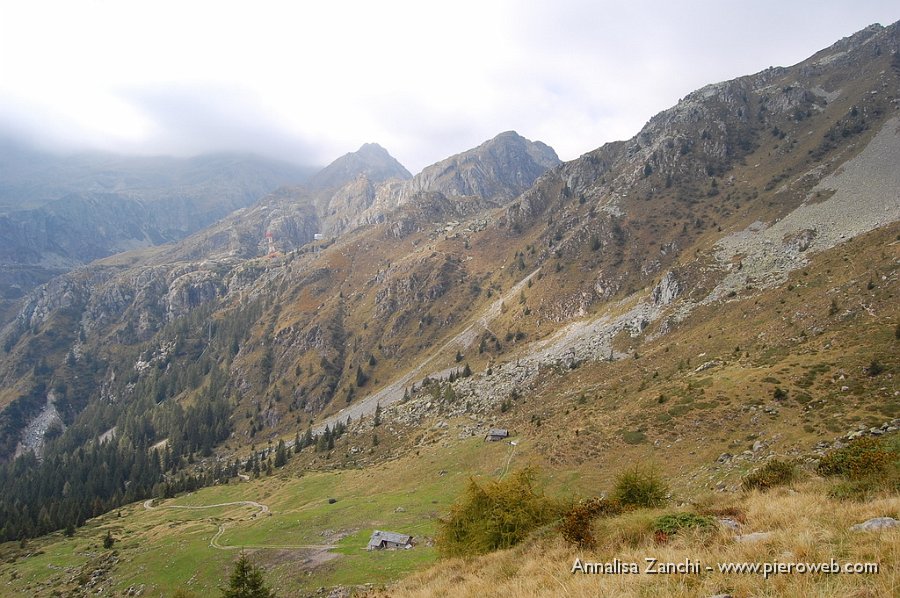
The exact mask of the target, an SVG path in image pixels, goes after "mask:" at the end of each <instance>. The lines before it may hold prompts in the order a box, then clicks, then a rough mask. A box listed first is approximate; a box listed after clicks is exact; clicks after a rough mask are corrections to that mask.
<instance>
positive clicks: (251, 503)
mask: <svg viewBox="0 0 900 598" xmlns="http://www.w3.org/2000/svg"><path fill="white" fill-rule="evenodd" d="M153 500H154V499H152V498H151V499H149V500H145V501H144V508H145V509H147V510H148V511H152V510H155V509H184V510H192V511H196V510H201V509H215V508H217V507H240V506H247V507H253V508H255V509H259V510H258V511H257V512H256V513H254V514H253V515H251V516H250V519H256V518H257V517H259V516H260V515H262V514H263V513H268V512H269V506H268V505H264V504H262V503H259V502H256V501H255V500H238V501H234V502H222V503H217V504H214V505H203V506H188V505H164V506H154V505H153ZM224 533H225V524H224V523H220V524H219V528H218V529H217V530H216V533H215V534H214V535H213V537H212V538H210V540H209V546H210V548H216V549H218V550H244V549H247V548H251V549H255V550H259V549H274V550H301V549H305V550H319V551H322V552H325V551H328V550H331V549H332V548H336V547H337V545H336V544H277V545H276V544H266V545H257V544H241V545H231V544H224V545H223V544H220V543H219V539H220V538H221V537H222V534H224Z"/></svg>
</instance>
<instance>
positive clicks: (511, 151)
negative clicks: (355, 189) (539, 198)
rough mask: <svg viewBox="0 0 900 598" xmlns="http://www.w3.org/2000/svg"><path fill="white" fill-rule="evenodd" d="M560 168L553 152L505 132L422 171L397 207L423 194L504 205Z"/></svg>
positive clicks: (404, 192)
mask: <svg viewBox="0 0 900 598" xmlns="http://www.w3.org/2000/svg"><path fill="white" fill-rule="evenodd" d="M559 164H560V160H559V157H557V155H556V152H554V151H553V148H551V147H549V146H548V145H546V144H544V143H541V142H540V141H537V142H531V141H529V140H527V139H525V138H524V137H522V136H521V135H519V134H518V133H516V132H515V131H507V132H505V133H501V134H499V135H497V136H496V137H494V138H493V139H491V140H489V141H485V142H484V143H482V144H481V145H479V146H478V147H476V148H474V149H471V150H469V151H467V152H464V153H461V154H457V155H455V156H451V157H449V158H447V159H446V160H441V161H440V162H438V163H436V164H433V165H431V166H429V167H427V168H425V169H424V170H422V172H420V173H419V174H417V175H416V176H415V177H413V178H412V180H410V181H409V183H407V184H406V185H404V186H403V189H402V191H401V192H400V197H399V200H398V203H404V202H405V201H407V200H408V199H409V198H410V197H411V196H412V195H414V194H416V193H421V192H426V191H432V192H440V193H443V194H444V195H447V196H474V197H490V198H492V199H494V200H495V201H499V202H500V203H506V202H507V201H509V200H512V199H513V198H515V197H517V196H518V195H519V194H520V193H522V192H523V191H525V190H526V189H528V188H529V187H531V185H532V184H533V183H534V181H535V180H537V178H538V177H539V176H541V175H542V174H544V172H546V171H547V170H549V169H551V168H554V167H556V166H558V165H559Z"/></svg>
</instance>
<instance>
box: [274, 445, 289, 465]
mask: <svg viewBox="0 0 900 598" xmlns="http://www.w3.org/2000/svg"><path fill="white" fill-rule="evenodd" d="M287 461H288V452H287V448H286V447H285V446H284V440H279V441H278V447H277V448H276V449H275V467H284V466H285V464H286V463H287Z"/></svg>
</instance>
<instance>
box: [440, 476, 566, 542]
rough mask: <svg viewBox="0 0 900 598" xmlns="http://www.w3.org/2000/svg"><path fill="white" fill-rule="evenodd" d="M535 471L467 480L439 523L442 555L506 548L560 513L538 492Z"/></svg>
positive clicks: (553, 504) (556, 507) (554, 505)
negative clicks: (464, 488)
mask: <svg viewBox="0 0 900 598" xmlns="http://www.w3.org/2000/svg"><path fill="white" fill-rule="evenodd" d="M534 478H535V472H534V470H533V469H524V470H521V471H519V472H516V473H515V474H513V475H512V476H510V477H509V478H507V479H506V480H503V481H499V482H495V481H488V482H485V483H484V484H479V483H478V482H476V481H475V480H474V479H472V480H470V481H469V487H468V488H467V489H466V492H465V494H464V495H463V496H462V498H461V499H460V500H459V501H458V502H456V503H455V504H454V505H453V506H452V507H451V508H450V514H449V516H448V517H447V518H446V519H441V520H440V521H439V522H438V534H437V548H438V553H439V554H440V555H441V556H442V557H454V556H470V555H478V554H484V553H487V552H491V551H492V550H498V549H502V548H509V547H510V546H514V545H516V544H518V543H519V542H521V541H522V540H524V539H525V537H526V536H527V535H528V534H529V533H531V532H532V531H533V530H535V529H536V528H538V527H540V526H542V525H546V524H548V523H550V522H552V521H553V520H554V519H557V518H558V517H559V515H560V511H561V508H560V505H559V503H557V502H556V501H554V500H552V499H549V498H546V497H544V496H543V495H540V494H538V493H537V492H536V491H535V488H534Z"/></svg>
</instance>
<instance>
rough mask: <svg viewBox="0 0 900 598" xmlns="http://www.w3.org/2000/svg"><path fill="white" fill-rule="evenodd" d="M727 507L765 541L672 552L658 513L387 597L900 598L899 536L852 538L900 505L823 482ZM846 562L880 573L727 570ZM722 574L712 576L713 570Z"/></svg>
mask: <svg viewBox="0 0 900 598" xmlns="http://www.w3.org/2000/svg"><path fill="white" fill-rule="evenodd" d="M712 502H713V503H715V504H718V505H719V506H735V505H738V506H739V508H740V509H742V510H743V511H744V513H745V515H746V521H747V522H746V524H745V525H744V526H743V529H742V533H749V532H754V531H769V532H772V535H771V536H770V537H769V538H768V539H765V540H762V541H757V542H740V543H739V542H735V541H734V539H733V537H732V535H731V534H730V533H729V532H726V531H716V532H711V533H706V534H703V533H694V534H686V535H684V536H676V537H674V538H673V539H671V540H670V541H669V542H667V543H665V544H658V543H656V542H655V541H654V538H653V534H652V533H651V532H650V522H651V521H652V518H653V517H654V516H655V515H658V514H659V513H662V512H663V511H662V510H657V511H652V512H651V511H640V512H635V513H629V514H625V515H622V516H620V517H617V518H613V519H610V520H607V521H601V522H598V524H597V530H596V531H598V532H600V533H598V534H597V537H598V538H599V540H600V542H599V545H598V547H597V548H596V549H595V550H593V551H589V552H579V551H577V550H576V549H574V548H571V547H569V546H567V545H566V544H565V543H564V542H563V541H562V540H560V539H559V538H558V537H556V536H555V535H550V534H547V535H548V536H549V537H546V538H539V539H536V540H535V541H534V542H533V543H531V544H527V545H524V546H520V547H517V548H514V549H511V550H507V551H502V552H497V553H493V554H490V555H487V556H484V557H481V558H476V559H468V560H466V559H452V560H447V561H442V562H440V563H438V564H437V565H435V566H433V567H431V568H430V569H428V570H426V571H424V572H422V573H419V574H417V575H414V576H412V577H411V578H409V579H407V580H405V581H403V582H401V583H399V584H397V585H396V586H393V587H390V588H387V589H386V590H385V593H386V595H390V596H409V597H416V598H427V597H431V596H459V597H464V596H483V595H501V596H516V597H523V598H526V597H532V596H534V597H537V596H572V597H596V596H610V597H612V596H615V597H629V596H643V597H652V596H674V597H689V596H691V597H692V596H713V595H715V594H720V593H727V594H731V595H732V596H735V597H742V596H816V597H826V596H841V597H846V596H855V597H860V598H861V597H864V596H865V597H868V596H871V597H875V596H879V597H880V596H896V595H897V592H898V591H900V573H898V564H900V528H893V529H891V530H884V531H881V532H851V531H850V530H849V527H850V525H852V524H854V523H858V522H862V521H865V520H867V519H869V518H872V517H876V516H894V517H897V516H898V514H900V497H897V496H893V497H885V498H881V499H877V500H873V501H871V502H867V503H851V502H835V501H832V500H829V499H826V498H824V497H823V494H822V487H821V482H811V483H808V484H806V485H804V486H803V487H802V489H801V490H800V491H794V490H789V489H781V490H777V491H773V492H770V493H767V494H760V493H756V492H754V493H750V494H747V495H741V496H740V497H738V498H735V497H733V496H725V497H715V498H713V499H712ZM648 557H653V558H656V559H658V560H659V562H674V563H683V562H685V561H686V560H687V561H690V562H691V563H694V562H699V563H700V566H701V569H702V572H700V573H689V574H657V575H652V574H645V573H639V574H595V575H591V574H582V573H572V572H571V571H572V567H573V564H574V562H575V559H576V558H580V559H581V560H582V562H585V563H587V562H612V561H613V560H614V559H618V560H619V561H622V562H635V563H638V564H639V565H640V567H641V568H643V567H644V562H645V561H644V559H645V558H648ZM831 559H835V560H836V561H837V562H839V563H856V562H877V563H878V564H879V566H880V571H879V572H878V573H877V574H868V575H852V574H809V573H807V574H798V573H791V574H780V575H772V576H769V577H768V579H764V577H763V576H762V575H761V574H749V573H744V574H737V573H722V572H719V571H718V570H717V567H718V563H732V562H736V563H744V562H747V563H754V562H759V563H767V562H773V561H778V562H781V563H799V562H804V563H818V562H830V561H831ZM707 565H709V566H712V567H713V568H714V570H713V571H712V572H706V571H705V567H706V566H707Z"/></svg>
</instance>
